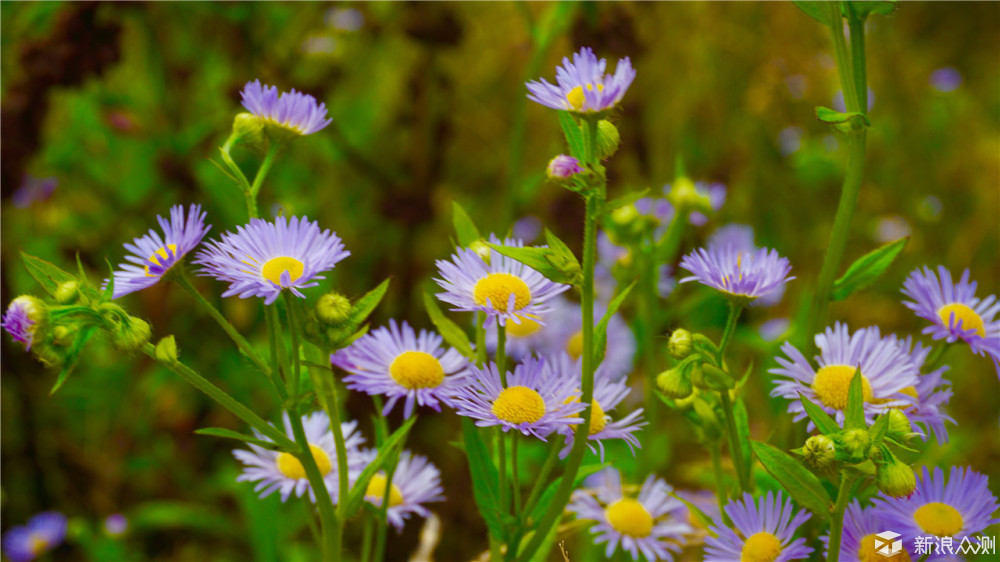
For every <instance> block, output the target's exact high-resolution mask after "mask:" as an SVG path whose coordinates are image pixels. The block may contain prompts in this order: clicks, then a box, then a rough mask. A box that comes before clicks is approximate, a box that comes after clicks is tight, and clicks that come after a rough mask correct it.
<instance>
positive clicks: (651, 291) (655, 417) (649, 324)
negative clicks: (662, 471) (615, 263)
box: [639, 248, 660, 468]
mask: <svg viewBox="0 0 1000 562" xmlns="http://www.w3.org/2000/svg"><path fill="white" fill-rule="evenodd" d="M652 254H653V248H644V249H643V253H642V258H641V259H642V262H641V267H642V272H641V277H640V278H639V279H640V282H641V283H642V290H641V291H639V298H641V299H642V306H641V307H640V308H639V319H640V320H641V321H642V331H641V333H642V342H641V344H642V354H643V358H644V363H645V369H644V373H645V375H646V376H645V378H644V384H643V391H644V393H645V401H644V404H645V405H646V419H647V421H648V422H649V427H650V428H653V430H654V431H655V428H657V427H658V426H659V419H660V407H659V405H660V400H659V399H658V398H657V397H656V385H655V383H654V381H655V380H656V378H655V377H656V375H657V373H659V372H660V370H659V365H658V364H657V354H656V333H657V326H656V312H657V311H658V310H659V309H660V307H659V306H658V304H659V303H658V301H659V298H660V294H659V289H658V287H657V279H656V261H655V260H654V259H653V255H652ZM643 458H645V456H643ZM647 468H649V467H647Z"/></svg>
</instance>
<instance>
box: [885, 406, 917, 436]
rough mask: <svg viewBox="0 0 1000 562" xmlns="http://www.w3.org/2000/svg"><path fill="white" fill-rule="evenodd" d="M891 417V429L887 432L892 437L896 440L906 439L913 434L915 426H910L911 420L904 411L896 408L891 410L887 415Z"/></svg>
mask: <svg viewBox="0 0 1000 562" xmlns="http://www.w3.org/2000/svg"><path fill="white" fill-rule="evenodd" d="M886 415H887V416H889V429H888V430H887V432H888V434H889V436H890V437H892V438H893V439H896V438H904V439H905V438H906V437H907V436H909V435H910V433H912V432H913V426H912V425H911V424H910V418H908V417H906V414H904V413H903V412H902V411H900V410H897V409H895V408H893V409H891V410H889V412H888V413H887V414H886Z"/></svg>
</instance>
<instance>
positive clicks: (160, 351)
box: [156, 336, 177, 365]
mask: <svg viewBox="0 0 1000 562" xmlns="http://www.w3.org/2000/svg"><path fill="white" fill-rule="evenodd" d="M156 360H157V361H159V362H160V363H164V364H166V365H173V364H174V363H176V362H177V341H176V340H174V336H167V337H165V338H163V339H162V340H160V342H159V343H157V344H156Z"/></svg>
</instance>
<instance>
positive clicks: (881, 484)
mask: <svg viewBox="0 0 1000 562" xmlns="http://www.w3.org/2000/svg"><path fill="white" fill-rule="evenodd" d="M875 484H876V485H877V486H878V489H879V491H881V492H882V493H884V494H886V495H887V496H892V497H894V498H905V497H907V496H909V495H910V494H912V493H913V490H914V489H916V487H917V479H916V476H914V474H913V469H912V468H911V467H910V465H908V464H904V463H901V462H899V461H898V460H896V459H895V458H889V459H888V460H887V461H886V462H884V463H882V464H879V465H878V467H877V468H876V472H875Z"/></svg>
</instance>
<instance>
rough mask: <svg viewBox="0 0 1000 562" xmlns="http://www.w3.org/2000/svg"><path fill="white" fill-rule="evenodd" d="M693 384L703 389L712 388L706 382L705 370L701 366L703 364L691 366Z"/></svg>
mask: <svg viewBox="0 0 1000 562" xmlns="http://www.w3.org/2000/svg"><path fill="white" fill-rule="evenodd" d="M691 384H693V385H695V386H696V387H697V388H700V389H702V390H712V389H711V388H709V387H708V385H707V384H706V383H705V371H704V370H703V369H702V368H701V365H695V366H694V367H691Z"/></svg>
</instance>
